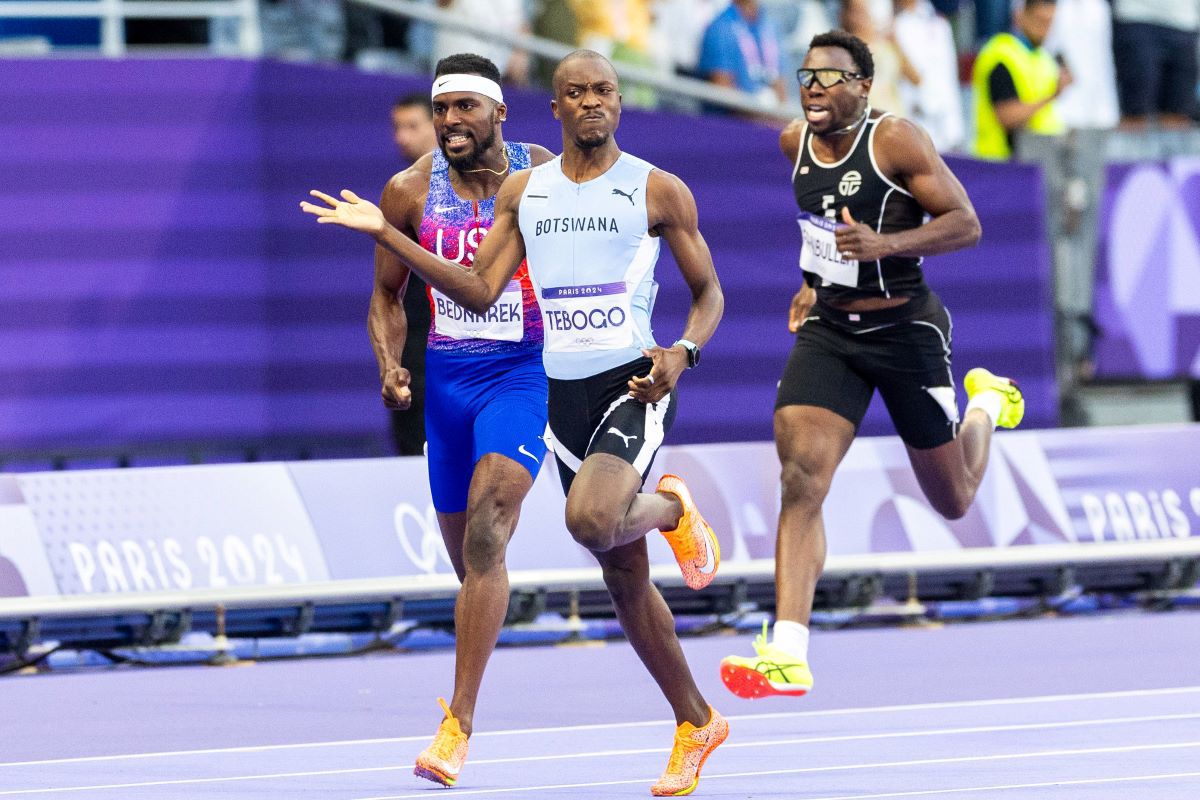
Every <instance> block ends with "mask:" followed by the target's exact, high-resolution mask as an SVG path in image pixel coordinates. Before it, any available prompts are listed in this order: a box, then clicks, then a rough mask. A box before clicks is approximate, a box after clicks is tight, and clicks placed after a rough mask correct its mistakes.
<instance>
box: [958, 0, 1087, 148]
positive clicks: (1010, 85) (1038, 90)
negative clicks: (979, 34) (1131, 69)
mask: <svg viewBox="0 0 1200 800" xmlns="http://www.w3.org/2000/svg"><path fill="white" fill-rule="evenodd" d="M1054 6H1055V4H1054V0H1014V2H1013V32H1012V33H998V34H996V35H995V36H993V37H992V38H991V39H990V40H989V41H988V43H987V44H985V45H984V46H983V49H982V50H980V51H979V56H978V57H977V58H976V59H975V70H974V75H973V79H972V84H973V88H974V91H975V154H976V155H977V156H979V157H980V158H988V159H994V160H997V161H1003V160H1005V159H1008V158H1010V157H1011V156H1012V154H1013V150H1014V147H1015V143H1016V139H1017V137H1018V136H1019V135H1020V134H1021V133H1023V132H1026V131H1028V132H1029V133H1036V134H1039V135H1043V136H1059V135H1061V134H1063V133H1065V132H1066V126H1065V125H1063V121H1062V117H1060V116H1059V115H1058V109H1057V108H1056V107H1055V103H1054V101H1055V99H1056V98H1057V97H1058V95H1059V93H1060V92H1062V90H1063V89H1065V88H1066V87H1067V86H1069V85H1070V84H1071V73H1070V70H1068V69H1066V68H1065V67H1060V65H1059V64H1058V63H1057V62H1055V60H1054V58H1053V57H1051V55H1050V54H1049V53H1047V52H1046V51H1045V50H1044V49H1042V43H1043V42H1045V41H1046V35H1047V34H1048V33H1049V32H1050V25H1051V23H1052V22H1053V21H1054Z"/></svg>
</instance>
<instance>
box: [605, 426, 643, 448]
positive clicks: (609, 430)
mask: <svg viewBox="0 0 1200 800" xmlns="http://www.w3.org/2000/svg"><path fill="white" fill-rule="evenodd" d="M605 433H615V434H616V435H617V436H620V437H621V438H622V439H624V440H625V447H627V448H628V447H629V441H630V440H631V439H636V438H638V437H637V434H632V433H631V434H629V435H628V436H626V435H625V434H623V433H621V432H620V431H619V430H617V429H616V428H609V429H608V430H607V431H605Z"/></svg>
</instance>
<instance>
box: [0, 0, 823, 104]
mask: <svg viewBox="0 0 1200 800" xmlns="http://www.w3.org/2000/svg"><path fill="white" fill-rule="evenodd" d="M348 2H352V3H354V4H356V5H359V6H363V7H366V8H370V9H374V10H376V11H381V12H384V13H387V14H394V15H397V16H401V17H405V18H408V19H412V20H418V21H421V22H429V23H432V24H434V25H437V26H438V27H444V28H449V29H451V30H455V31H460V32H464V33H468V34H470V35H472V36H475V37H478V38H480V39H483V40H486V41H489V42H497V43H500V44H502V45H505V46H509V47H513V48H515V49H519V50H524V51H526V52H528V53H530V54H532V55H535V56H539V57H541V58H545V59H549V60H552V61H557V60H559V59H561V58H562V57H563V56H565V55H567V54H568V53H571V52H572V51H574V50H575V49H577V48H575V47H573V46H570V45H565V44H562V43H561V42H556V41H552V40H550V39H544V38H540V37H537V36H531V35H528V34H523V33H507V32H503V31H497V30H494V29H493V28H492V27H490V26H489V25H488V24H487V23H486V22H480V21H475V20H473V19H468V18H465V17H462V16H460V15H458V14H456V13H454V12H453V11H447V10H444V9H441V8H438V7H436V6H433V5H429V4H426V3H423V2H420V0H348ZM89 17H90V18H99V19H100V21H101V27H100V52H101V53H102V54H103V55H105V56H108V57H113V58H118V57H121V56H124V55H126V54H127V53H128V45H127V43H126V37H125V21H126V20H127V19H147V18H158V19H194V18H207V19H209V20H221V19H232V20H236V21H237V23H238V34H237V37H236V39H237V40H236V47H235V51H234V52H235V54H236V55H240V56H245V57H248V58H254V57H258V56H260V55H262V52H263V37H262V28H261V23H260V19H259V12H258V2H257V0H77V1H74V2H73V1H71V0H21V1H20V2H6V3H0V19H2V18H58V19H63V18H76V19H78V18H89ZM613 66H614V67H615V68H616V70H617V74H618V76H619V77H620V78H621V80H622V81H624V82H625V83H627V84H637V85H640V86H645V87H648V88H650V89H653V90H654V91H655V92H657V93H659V94H662V95H664V96H671V97H676V98H683V99H686V100H688V101H692V102H695V103H703V104H706V105H711V106H718V107H721V108H725V109H729V110H732V111H738V112H742V113H746V114H753V115H756V116H761V117H765V118H773V119H780V120H786V119H791V118H793V117H798V116H801V115H802V110H801V108H800V106H799V105H798V104H796V103H793V102H789V103H784V104H781V105H772V104H767V103H764V102H763V101H762V100H761V99H759V98H758V97H757V96H755V95H752V94H749V93H747V92H742V91H739V90H737V89H730V88H727V87H724V86H717V85H715V84H711V83H708V82H706V81H702V80H697V79H695V78H688V77H683V76H678V75H672V74H667V73H664V72H661V71H658V70H655V69H652V68H648V67H645V66H639V65H636V64H627V63H623V62H621V61H616V62H614V64H613Z"/></svg>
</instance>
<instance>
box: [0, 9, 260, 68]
mask: <svg viewBox="0 0 1200 800" xmlns="http://www.w3.org/2000/svg"><path fill="white" fill-rule="evenodd" d="M0 18H11V19H99V20H100V52H101V53H102V54H103V55H105V56H108V57H110V58H120V57H121V56H124V55H126V53H127V52H128V45H127V42H126V37H125V21H126V20H128V19H208V20H225V19H228V20H234V21H236V22H237V23H238V33H237V53H238V54H239V55H244V56H248V57H255V56H258V55H261V54H262V28H261V26H260V25H259V19H258V0H178V2H173V1H172V0H23V1H22V2H13V3H3V4H0Z"/></svg>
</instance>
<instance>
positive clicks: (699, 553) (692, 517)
mask: <svg viewBox="0 0 1200 800" xmlns="http://www.w3.org/2000/svg"><path fill="white" fill-rule="evenodd" d="M657 491H660V492H667V493H669V494H673V495H675V496H676V497H678V498H679V502H680V504H681V505H682V506H683V514H681V515H680V517H679V524H678V525H677V526H676V528H675V530H673V531H662V535H663V536H665V537H666V539H667V544H669V545H671V552H673V553H674V554H675V560H676V561H678V562H679V571H680V572H682V573H683V582H684V583H686V584H687V585H688V588H690V589H703V588H704V587H705V586H708V585H709V584H710V583H712V579H713V578H714V577H716V574H717V568H718V567H719V566H721V543H720V542H718V541H717V535H716V534H715V533H713V529H712V527H710V526H709V524H708V523H707V522H705V521H704V517H702V516H700V511H699V510H698V509H697V508H696V502H695V501H694V500H692V493H691V492H689V491H688V488H687V486H686V485H685V484H684V482H683V478H680V477H679V476H678V475H669V474H668V475H663V476H662V478H661V479H660V480H659V481H658V488H657ZM706 568H707V571H705V569H706Z"/></svg>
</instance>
